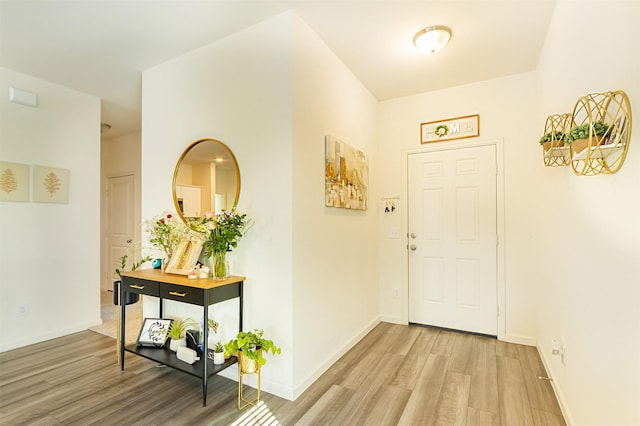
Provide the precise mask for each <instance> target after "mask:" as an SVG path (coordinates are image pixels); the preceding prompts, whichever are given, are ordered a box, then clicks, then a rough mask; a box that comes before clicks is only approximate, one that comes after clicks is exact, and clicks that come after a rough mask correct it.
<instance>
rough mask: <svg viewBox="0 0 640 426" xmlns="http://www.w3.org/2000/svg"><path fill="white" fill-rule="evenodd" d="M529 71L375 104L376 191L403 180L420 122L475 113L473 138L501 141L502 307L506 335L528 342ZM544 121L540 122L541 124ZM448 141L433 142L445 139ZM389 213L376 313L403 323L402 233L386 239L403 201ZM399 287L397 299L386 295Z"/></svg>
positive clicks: (533, 294) (532, 291) (396, 187)
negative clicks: (377, 135) (477, 130)
mask: <svg viewBox="0 0 640 426" xmlns="http://www.w3.org/2000/svg"><path fill="white" fill-rule="evenodd" d="M535 85H536V76H535V73H533V72H531V73H524V74H518V75H513V76H509V77H504V78H499V79H495V80H488V81H483V82H479V83H474V84H469V85H465V86H459V87H455V88H452V89H448V90H440V91H435V92H429V93H424V94H420V95H415V96H410V97H405V98H399V99H394V100H389V101H385V102H381V104H380V151H379V154H378V155H379V157H380V158H384V159H385V161H383V162H381V164H380V173H379V174H378V179H379V181H380V196H381V197H395V196H400V194H401V191H402V185H403V182H402V181H401V176H402V168H401V167H402V166H401V164H402V158H403V155H406V152H407V151H412V150H419V149H422V147H421V145H420V123H421V122H426V121H435V120H440V119H446V118H452V117H459V116H464V115H469V114H475V113H477V114H480V137H479V138H473V139H466V140H464V141H461V142H460V143H462V144H464V143H465V141H466V142H467V143H472V142H474V141H476V140H496V139H498V140H500V139H501V140H503V143H504V164H503V165H500V164H499V165H498V167H501V168H503V169H504V180H505V183H504V193H505V209H504V210H505V218H504V221H505V223H504V226H505V241H501V244H503V245H504V246H505V247H506V263H505V265H504V271H503V272H504V274H505V280H506V283H505V287H506V312H504V311H503V312H501V317H500V318H499V321H502V323H503V328H504V330H505V331H504V332H505V335H504V336H502V337H503V338H505V339H506V340H510V341H514V342H519V343H528V344H535V341H536V339H535V336H536V335H537V330H536V321H535V319H536V312H537V290H536V288H537V283H538V280H537V278H536V273H535V271H536V264H535V263H532V262H531V250H530V247H529V246H530V242H531V240H532V239H533V238H535V234H534V233H532V232H531V231H530V229H529V226H528V223H529V221H530V220H531V219H532V217H533V214H532V213H531V206H532V205H535V204H536V202H537V201H536V200H537V198H538V194H539V192H540V188H539V186H538V182H536V181H535V180H533V179H531V178H530V176H531V173H532V172H533V170H536V169H538V168H539V164H541V163H542V159H541V157H540V147H539V146H538V144H537V142H536V141H537V139H538V138H539V136H538V133H539V132H540V131H541V129H542V124H538V123H536V122H535V120H533V119H532V117H534V115H535V106H536V102H535V100H536V97H535ZM543 124H544V123H543ZM453 142H456V141H452V142H440V143H442V144H446V143H449V144H452V143H453ZM396 207H397V210H396V211H395V212H394V213H393V214H387V215H384V216H383V217H382V218H381V219H380V227H379V232H378V238H379V247H380V255H379V257H380V268H379V274H380V313H381V316H382V318H383V319H385V320H386V321H391V322H403V318H405V317H406V298H407V294H408V284H407V282H406V279H403V267H404V266H403V263H402V251H403V250H406V240H405V239H391V238H389V231H390V229H391V228H393V227H397V228H401V227H402V218H403V216H406V214H407V212H406V208H405V207H406V206H404V205H402V203H401V202H398V204H397V206H396ZM394 287H395V288H399V289H400V290H401V291H400V294H401V298H394V297H393V290H394Z"/></svg>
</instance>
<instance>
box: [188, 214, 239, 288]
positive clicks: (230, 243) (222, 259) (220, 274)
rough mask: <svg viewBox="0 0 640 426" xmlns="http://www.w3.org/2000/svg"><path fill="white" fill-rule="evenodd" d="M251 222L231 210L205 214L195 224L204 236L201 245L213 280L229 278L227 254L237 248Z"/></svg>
mask: <svg viewBox="0 0 640 426" xmlns="http://www.w3.org/2000/svg"><path fill="white" fill-rule="evenodd" d="M251 224H252V221H251V220H250V219H248V218H247V215H246V214H239V213H238V212H236V206H235V205H234V206H233V208H232V209H231V210H223V211H221V212H220V213H218V214H216V215H213V214H207V215H205V217H204V218H203V219H202V220H201V221H200V223H198V224H196V229H197V230H198V231H200V232H202V233H203V234H205V241H204V243H203V245H202V247H203V250H204V256H205V257H207V258H210V266H209V268H210V270H211V273H212V275H213V278H214V279H217V280H224V279H227V278H228V277H229V264H228V262H227V253H228V252H230V251H231V250H232V249H234V248H236V247H237V246H238V241H239V240H240V238H241V237H242V236H243V235H244V234H245V232H246V231H247V229H248V228H249V226H250V225H251Z"/></svg>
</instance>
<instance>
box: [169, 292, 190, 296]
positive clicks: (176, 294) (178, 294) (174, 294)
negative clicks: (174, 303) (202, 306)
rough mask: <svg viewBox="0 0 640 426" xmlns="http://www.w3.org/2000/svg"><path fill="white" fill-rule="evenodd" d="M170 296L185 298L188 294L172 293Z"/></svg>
mask: <svg viewBox="0 0 640 426" xmlns="http://www.w3.org/2000/svg"><path fill="white" fill-rule="evenodd" d="M169 294H170V295H172V296H180V297H185V296H186V295H187V293H178V292H177V291H170V292H169Z"/></svg>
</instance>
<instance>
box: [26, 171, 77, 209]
mask: <svg viewBox="0 0 640 426" xmlns="http://www.w3.org/2000/svg"><path fill="white" fill-rule="evenodd" d="M33 201H35V202H37V203H61V204H67V203H68V202H69V170H67V169H59V168H56V167H47V166H33Z"/></svg>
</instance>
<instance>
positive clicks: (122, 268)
mask: <svg viewBox="0 0 640 426" xmlns="http://www.w3.org/2000/svg"><path fill="white" fill-rule="evenodd" d="M128 257H129V256H128V255H126V254H125V255H124V256H122V257H121V258H120V267H119V268H116V274H118V277H120V279H121V280H122V273H123V272H124V271H125V270H126V267H127V258H128ZM151 260H152V259H151V256H145V257H143V258H142V259H140V260H139V261H137V262H133V264H132V265H131V270H132V271H135V270H136V269H138V268H139V267H141V266H142V265H144V264H145V263H146V262H150V261H151Z"/></svg>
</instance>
